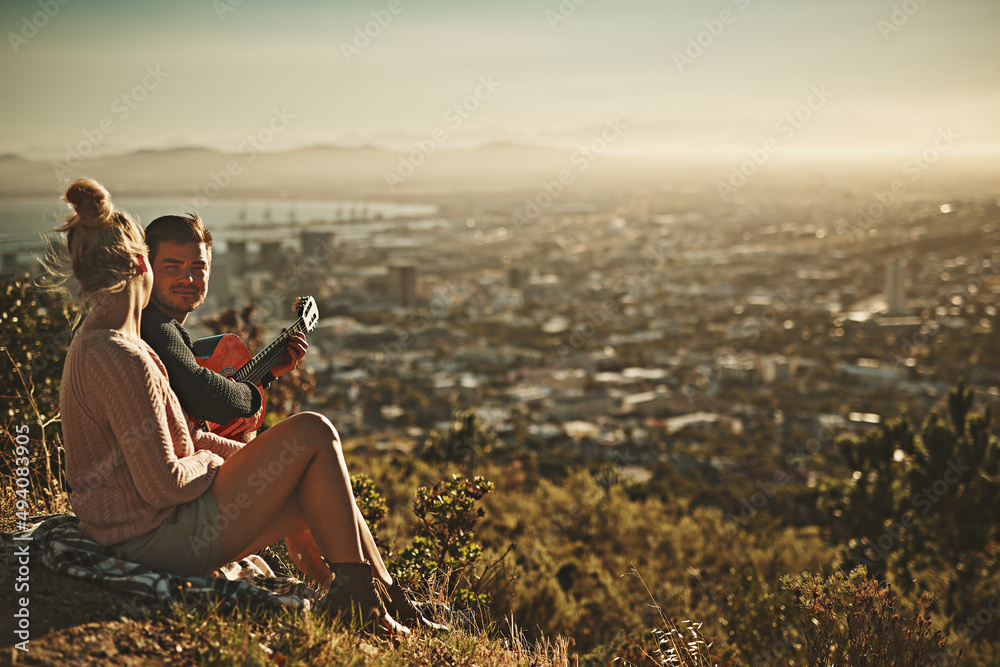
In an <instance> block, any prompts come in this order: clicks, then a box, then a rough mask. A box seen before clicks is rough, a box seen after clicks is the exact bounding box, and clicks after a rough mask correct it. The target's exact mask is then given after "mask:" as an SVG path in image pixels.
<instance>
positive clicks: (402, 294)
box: [386, 264, 417, 308]
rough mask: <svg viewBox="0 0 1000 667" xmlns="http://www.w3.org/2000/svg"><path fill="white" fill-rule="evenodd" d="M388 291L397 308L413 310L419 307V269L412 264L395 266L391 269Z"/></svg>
mask: <svg viewBox="0 0 1000 667" xmlns="http://www.w3.org/2000/svg"><path fill="white" fill-rule="evenodd" d="M387 282H388V284H387V285H386V291H387V292H388V296H389V299H390V300H391V301H392V302H393V303H394V304H396V305H397V306H402V307H403V308H413V307H415V306H416V305H417V267H415V266H414V265H412V264H394V265H392V266H390V267H389V276H388V281H387Z"/></svg>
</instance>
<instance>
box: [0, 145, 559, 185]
mask: <svg viewBox="0 0 1000 667" xmlns="http://www.w3.org/2000/svg"><path fill="white" fill-rule="evenodd" d="M572 157H573V152H572V151H564V150H559V149H553V148H544V147H537V146H523V145H516V144H492V145H488V146H483V147H480V148H475V149H469V150H451V151H446V150H438V147H437V146H435V145H434V143H433V142H432V141H430V140H428V141H427V142H426V143H425V144H424V146H423V147H422V148H417V147H414V148H413V150H411V151H409V152H393V151H388V150H384V149H380V148H373V147H368V146H363V147H356V148H340V147H327V146H317V147H313V148H302V149H297V150H291V151H284V152H268V151H260V152H258V151H257V150H256V149H255V148H254V147H253V146H250V145H246V146H242V147H241V150H239V151H238V152H236V153H221V152H217V151H213V150H208V149H203V148H179V149H171V150H161V151H154V150H141V151H136V152H133V153H128V154H124V155H115V156H103V157H95V158H92V159H86V158H79V157H77V156H75V155H72V154H69V155H68V157H67V158H66V159H62V160H55V161H42V160H26V159H24V158H21V157H18V156H14V155H5V156H0V196H17V195H43V196H49V195H52V194H55V193H61V192H63V191H64V190H65V187H66V185H67V184H68V183H69V181H71V180H72V179H74V178H78V177H80V176H89V177H91V178H95V179H97V180H99V181H101V182H102V183H104V184H105V185H106V186H107V187H108V188H109V189H110V190H111V191H112V192H113V193H115V194H119V195H121V194H128V195H171V196H176V195H182V196H185V197H188V198H190V197H195V196H198V195H200V196H203V197H206V198H208V199H214V198H217V197H220V198H237V197H245V196H258V197H259V196H262V195H263V196H278V195H282V194H283V195H284V196H292V197H324V196H332V195H337V196H343V195H345V194H351V195H353V196H359V195H363V196H365V197H377V196H382V197H388V198H395V197H398V196H406V195H408V194H414V193H433V192H443V191H458V190H468V189H475V190H499V189H514V188H519V189H520V188H531V187H541V183H542V181H543V180H551V179H555V178H557V177H558V174H559V172H560V171H561V170H566V169H572V170H576V169H577V167H576V166H574V164H573V163H571V159H572Z"/></svg>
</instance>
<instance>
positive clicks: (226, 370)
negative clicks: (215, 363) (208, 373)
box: [219, 366, 236, 377]
mask: <svg viewBox="0 0 1000 667" xmlns="http://www.w3.org/2000/svg"><path fill="white" fill-rule="evenodd" d="M235 372H236V369H235V368H233V367H232V366H226V367H225V368H223V369H222V370H221V371H219V374H220V375H225V376H226V377H229V376H230V375H232V374H234V373H235Z"/></svg>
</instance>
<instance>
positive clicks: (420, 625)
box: [383, 580, 451, 632]
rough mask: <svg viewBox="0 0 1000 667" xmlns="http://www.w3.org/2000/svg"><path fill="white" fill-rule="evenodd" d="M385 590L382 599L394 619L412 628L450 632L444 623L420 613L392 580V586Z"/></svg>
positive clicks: (396, 582)
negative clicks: (436, 621)
mask: <svg viewBox="0 0 1000 667" xmlns="http://www.w3.org/2000/svg"><path fill="white" fill-rule="evenodd" d="M383 590H384V591H385V593H384V596H383V599H384V600H385V606H386V609H387V610H388V611H389V613H390V614H391V615H392V616H395V617H396V620H397V621H399V622H400V623H402V624H404V625H406V626H407V627H410V628H413V629H424V630H435V631H437V632H451V628H450V627H448V626H447V625H445V624H444V623H435V622H434V621H432V620H430V619H429V618H427V617H426V616H424V615H423V613H421V611H420V610H419V609H418V608H417V606H416V605H415V604H414V603H413V600H411V599H410V596H409V595H408V594H407V593H406V591H405V590H403V587H402V586H400V585H399V582H398V581H396V580H393V582H392V586H389V587H387V588H384V589H383Z"/></svg>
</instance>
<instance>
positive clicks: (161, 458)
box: [59, 179, 443, 634]
mask: <svg viewBox="0 0 1000 667" xmlns="http://www.w3.org/2000/svg"><path fill="white" fill-rule="evenodd" d="M65 199H66V201H67V202H69V203H70V204H71V205H72V206H73V208H74V209H75V213H74V214H73V215H71V216H69V217H68V218H67V220H66V224H65V225H64V226H63V227H61V228H60V230H59V231H63V232H65V233H66V236H67V242H68V249H69V253H70V260H71V271H72V275H73V276H74V277H75V278H76V279H77V280H78V281H79V283H80V286H81V292H82V295H83V296H84V297H85V298H86V300H87V301H88V303H89V306H90V310H89V313H88V314H87V315H86V318H85V319H84V320H83V323H82V324H81V326H80V327H79V329H78V331H77V332H76V334H75V336H74V338H73V341H72V344H71V345H70V348H69V352H68V354H67V357H66V365H65V369H64V372H63V380H62V388H61V395H60V410H61V414H62V427H63V442H64V446H65V450H66V474H67V477H68V481H69V483H70V486H71V487H72V494H71V496H70V501H71V503H72V505H73V510H74V512H75V513H76V515H77V516H78V517H79V520H80V526H81V528H82V529H83V531H84V532H85V533H87V534H88V535H90V536H91V537H93V538H94V539H96V540H97V541H98V542H100V543H101V544H103V545H105V546H107V547H108V548H109V549H110V550H112V551H114V552H116V553H117V554H118V555H120V556H121V557H123V558H125V559H127V560H132V561H134V562H138V563H140V564H143V565H146V566H147V567H150V568H151V569H156V570H162V571H167V572H172V573H175V574H182V575H204V574H207V573H209V572H211V571H213V570H215V569H216V568H218V567H220V566H221V565H224V564H226V563H229V562H230V561H233V560H235V559H238V558H241V557H243V556H246V555H248V554H251V553H253V552H255V551H258V550H260V549H261V548H263V547H266V546H268V545H270V544H273V543H275V542H277V541H279V540H281V539H287V541H288V547H289V549H288V550H289V553H290V555H291V557H292V559H293V561H294V562H295V563H296V565H297V566H298V567H299V568H300V569H301V570H302V571H303V572H304V573H306V574H307V575H308V576H310V577H311V578H313V579H315V580H316V581H318V582H320V583H321V584H323V585H325V586H327V587H328V590H327V594H326V595H325V597H324V598H323V599H322V600H321V601H320V603H319V608H320V609H323V610H325V611H326V612H327V613H328V614H329V615H330V616H335V615H341V614H343V615H348V616H351V617H353V618H357V619H360V620H361V622H362V623H363V624H364V625H365V626H366V627H370V628H376V629H378V628H382V629H387V630H389V631H390V632H392V633H395V634H406V633H408V632H409V629H408V627H407V626H411V627H433V628H441V627H443V626H437V625H435V624H433V623H431V622H430V621H428V620H427V619H426V618H424V617H423V616H422V615H421V614H420V613H419V611H418V610H417V609H416V608H415V606H414V605H413V603H412V601H411V600H410V599H409V598H408V597H407V595H406V593H405V592H404V591H403V590H402V588H401V587H400V586H399V585H398V583H397V582H395V581H394V580H393V578H392V577H391V576H390V574H389V572H388V570H387V569H386V566H385V563H384V562H383V560H382V557H381V556H380V555H379V552H378V549H377V547H376V545H375V541H374V539H373V537H372V534H371V531H370V530H369V528H368V525H367V523H366V522H365V520H364V517H363V516H362V515H361V512H360V510H359V509H358V506H357V503H356V501H355V499H354V494H353V491H352V488H351V481H350V475H349V474H348V470H347V465H346V463H345V461H344V456H343V452H342V450H341V443H340V438H339V436H338V434H337V431H336V429H335V428H334V427H333V425H332V424H331V423H330V422H329V421H328V420H327V419H326V418H325V417H324V416H322V415H320V414H316V413H311V412H306V413H301V414H297V415H294V416H292V417H289V418H288V419H285V420H284V421H282V422H280V423H279V424H276V425H275V426H273V427H271V428H269V429H267V430H266V431H265V432H263V433H262V434H261V435H259V436H258V437H256V438H254V439H252V440H251V441H250V442H249V443H243V442H237V441H235V440H230V439H227V438H223V437H221V436H219V435H216V434H215V433H211V432H207V431H203V430H200V429H191V428H189V426H188V418H187V417H186V415H185V413H188V414H190V415H192V416H194V417H196V418H202V419H208V420H211V421H215V422H217V423H226V422H228V421H230V420H231V419H233V418H234V417H237V416H244V417H245V416H251V415H253V414H255V413H256V412H257V411H258V410H260V409H261V402H262V396H261V393H260V390H259V389H258V388H257V387H256V386H254V385H250V384H246V383H237V382H232V381H230V380H228V379H226V378H224V377H222V376H220V375H218V374H215V373H213V372H212V371H209V370H207V369H204V368H200V367H199V366H198V365H197V363H196V362H195V359H194V355H193V351H192V349H191V340H190V337H189V336H188V335H187V332H186V331H185V330H184V328H183V326H181V325H182V324H183V323H184V320H185V318H186V317H187V314H188V313H190V312H191V311H193V310H194V309H195V308H197V307H198V306H199V305H201V303H202V302H203V301H204V298H205V292H206V290H207V285H208V277H209V273H210V268H211V253H212V239H211V235H210V234H209V233H208V232H207V230H205V228H204V226H203V225H202V224H201V221H200V220H199V219H198V218H197V216H190V217H182V216H166V217H163V218H158V219H156V220H154V221H153V222H152V223H150V225H149V226H148V227H147V229H146V235H145V237H144V235H143V232H142V230H141V229H140V227H139V225H138V224H137V223H136V221H135V220H133V219H132V218H131V217H130V216H129V215H128V214H127V213H125V212H124V211H121V210H118V209H116V208H115V206H114V205H113V204H112V202H111V198H110V195H109V194H108V192H107V190H105V189H104V188H103V187H102V186H101V185H100V184H98V183H96V182H94V181H91V180H89V179H80V180H77V181H75V182H74V183H73V184H72V185H70V187H69V189H68V190H67V192H66V196H65ZM64 273H69V271H64ZM305 350H306V342H305V339H304V338H303V337H302V336H301V335H299V334H296V335H294V336H292V338H291V340H290V342H289V346H288V351H287V353H286V355H285V358H284V359H283V360H282V361H280V362H279V363H278V365H276V366H275V367H274V368H273V369H272V373H273V375H281V374H282V373H285V372H288V371H290V370H292V369H293V368H294V367H295V366H296V365H297V364H298V362H299V360H300V359H301V358H302V356H303V355H304V354H305ZM271 379H273V376H272V378H271ZM175 392H176V393H175ZM178 395H180V399H179V398H178ZM261 471H267V474H266V475H262V474H261ZM220 507H221V508H224V509H225V516H226V520H225V521H222V520H221V518H220V512H219V508H220Z"/></svg>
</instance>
